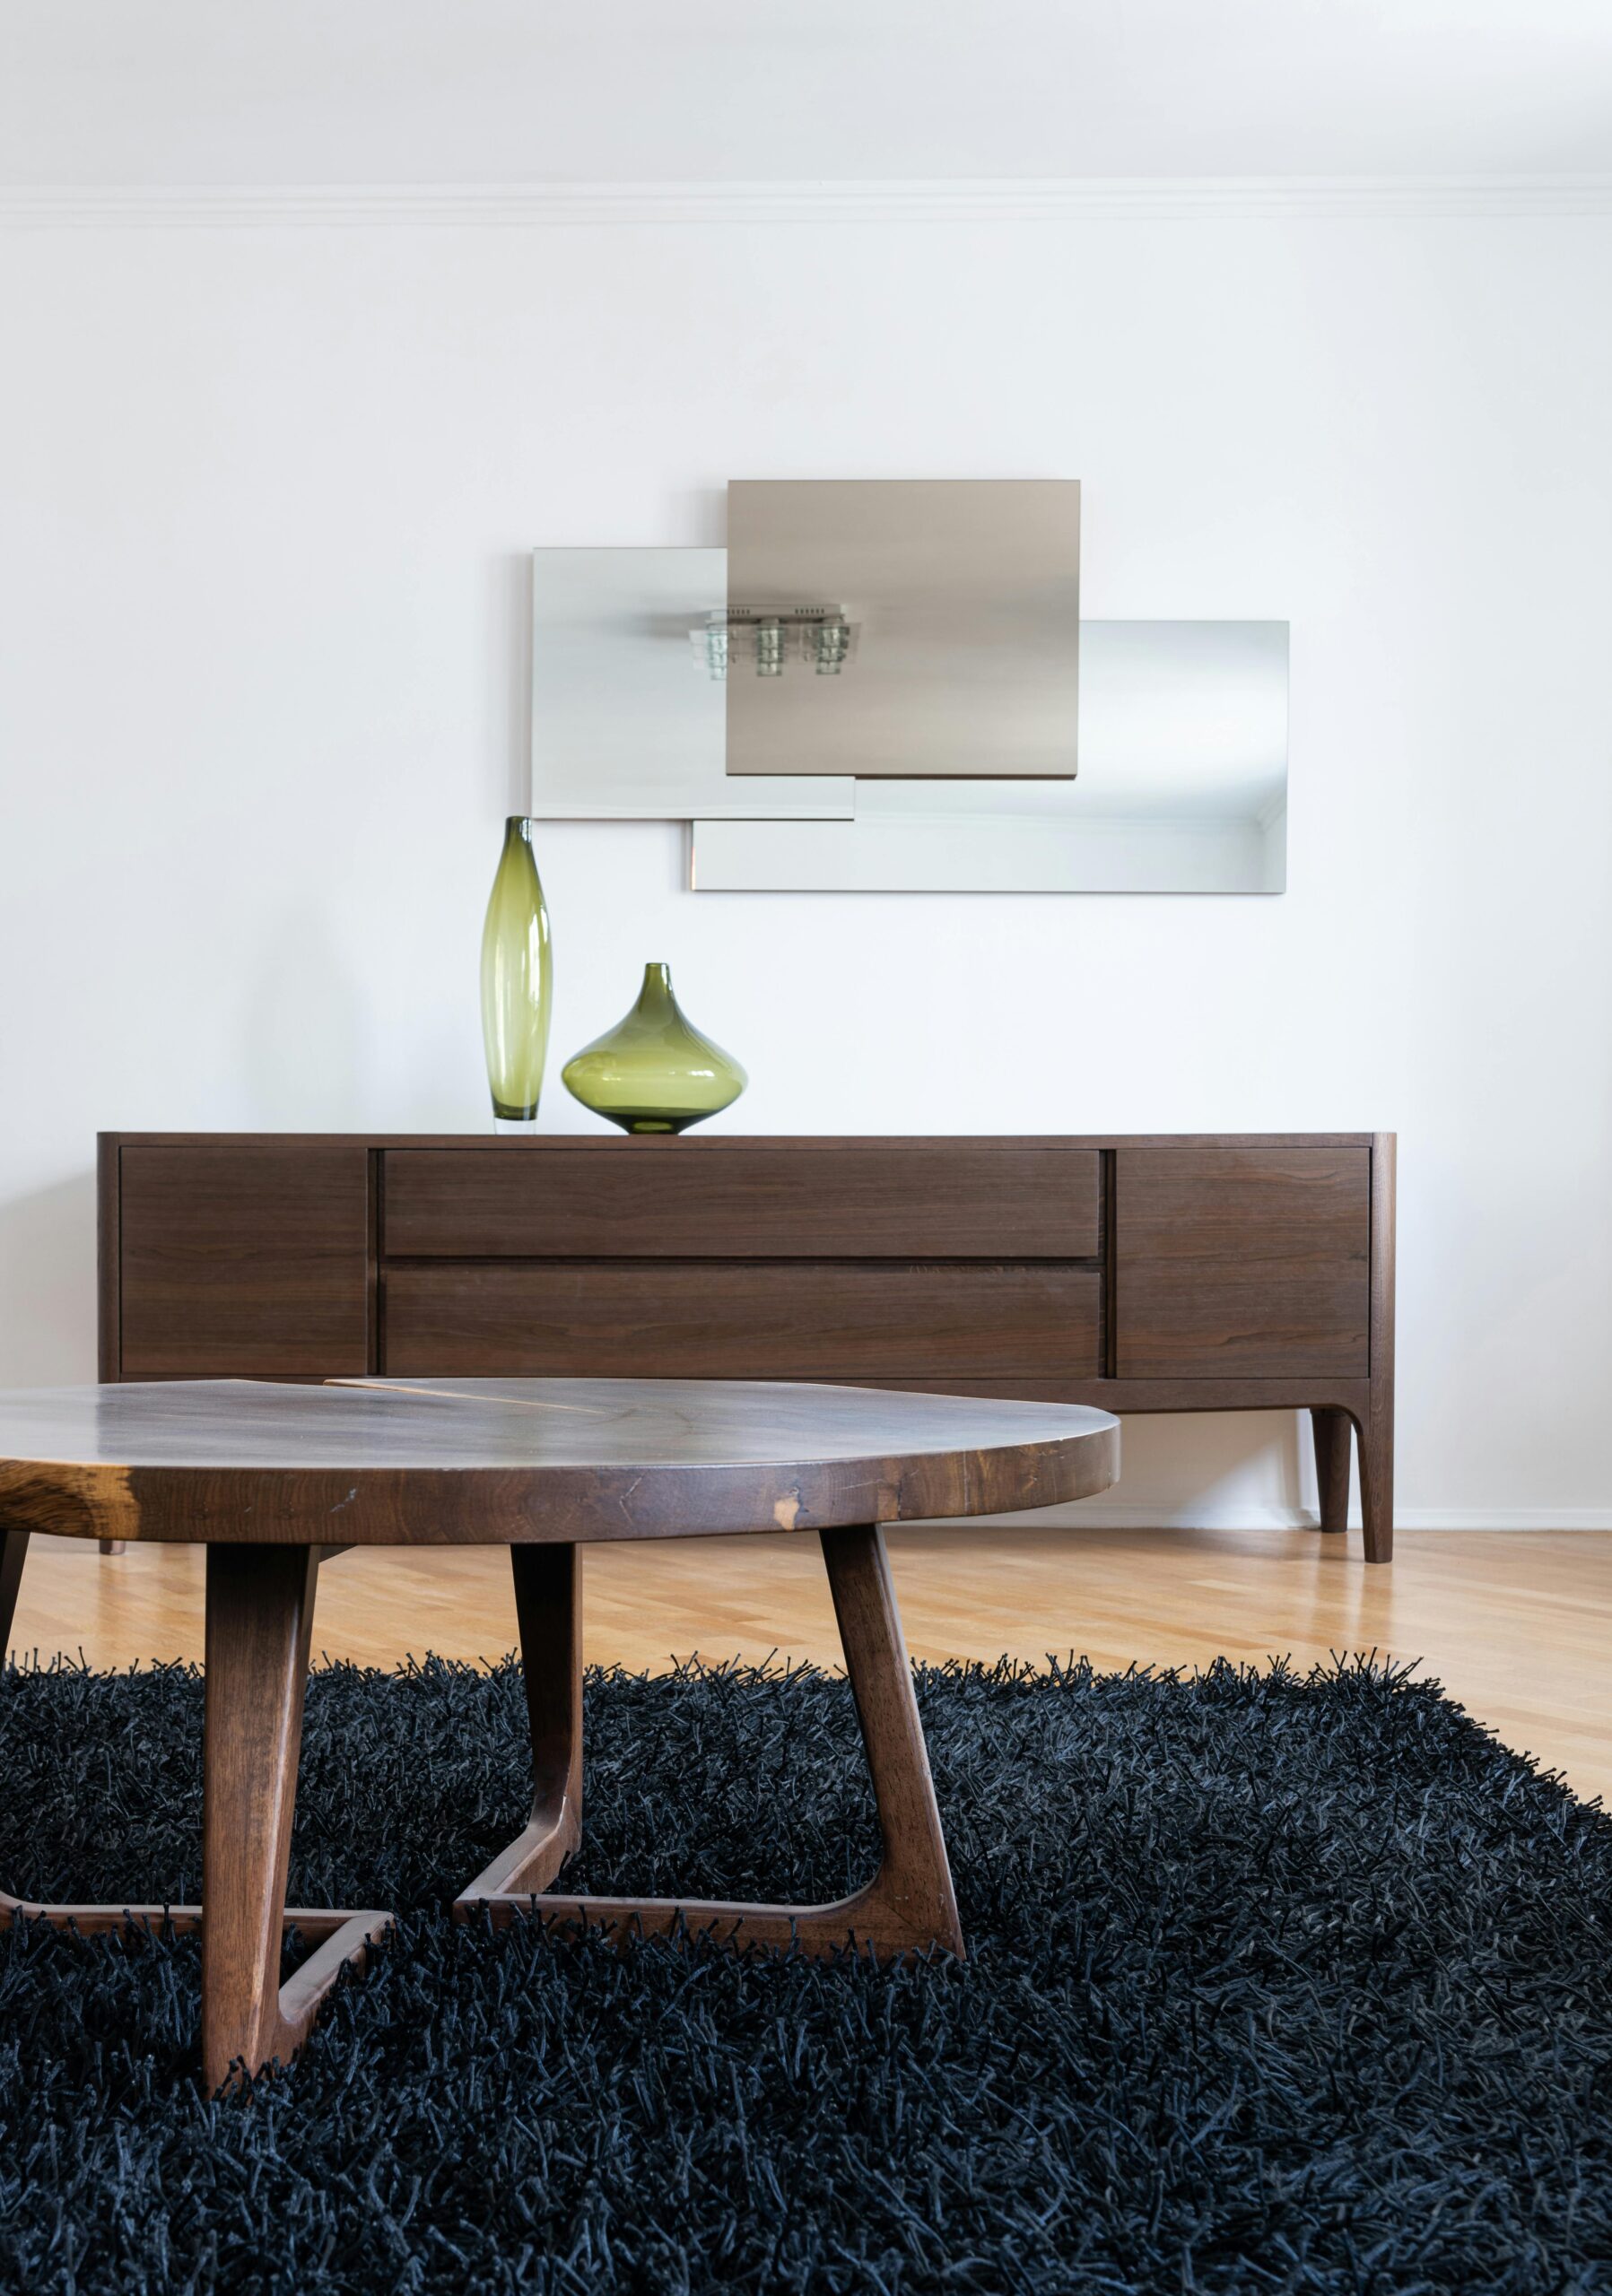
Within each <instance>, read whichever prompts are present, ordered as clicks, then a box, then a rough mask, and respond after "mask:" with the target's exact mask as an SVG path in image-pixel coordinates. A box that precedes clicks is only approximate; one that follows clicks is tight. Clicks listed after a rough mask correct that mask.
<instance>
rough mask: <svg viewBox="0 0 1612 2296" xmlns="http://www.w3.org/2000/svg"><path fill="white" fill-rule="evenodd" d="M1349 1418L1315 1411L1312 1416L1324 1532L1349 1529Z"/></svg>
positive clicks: (1340, 1413) (1341, 1413) (1311, 1426)
mask: <svg viewBox="0 0 1612 2296" xmlns="http://www.w3.org/2000/svg"><path fill="white" fill-rule="evenodd" d="M1349 1426H1350V1422H1349V1415H1348V1413H1347V1412H1345V1411H1335V1410H1325V1411H1312V1412H1311V1414H1310V1430H1311V1435H1312V1436H1313V1438H1314V1440H1315V1482H1316V1489H1317V1491H1318V1492H1319V1494H1320V1516H1321V1520H1320V1527H1321V1529H1322V1530H1323V1531H1346V1530H1347V1528H1348V1526H1349Z"/></svg>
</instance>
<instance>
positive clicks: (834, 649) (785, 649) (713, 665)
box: [689, 606, 858, 683]
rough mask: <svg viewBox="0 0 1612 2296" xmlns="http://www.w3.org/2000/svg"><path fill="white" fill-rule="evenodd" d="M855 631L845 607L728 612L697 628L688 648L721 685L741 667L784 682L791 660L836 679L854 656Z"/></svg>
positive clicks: (743, 608) (725, 609)
mask: <svg viewBox="0 0 1612 2296" xmlns="http://www.w3.org/2000/svg"><path fill="white" fill-rule="evenodd" d="M857 631H858V624H857V623H856V622H852V621H851V620H850V617H849V616H848V615H847V613H846V611H845V609H844V607H843V606H726V607H719V608H718V609H717V610H716V611H715V612H714V613H708V614H707V615H706V617H705V620H704V621H703V622H696V623H695V624H694V626H693V629H692V630H691V631H689V642H690V644H691V645H692V646H693V648H694V651H695V654H696V655H697V656H698V657H699V659H700V661H701V664H702V665H703V666H704V669H705V673H706V675H707V676H708V677H710V678H714V679H715V680H717V682H718V683H721V682H722V681H724V680H725V679H726V678H727V675H728V670H729V668H730V667H732V666H733V665H734V664H736V663H738V662H747V663H748V664H749V665H750V667H751V668H753V669H754V672H755V674H756V675H757V677H762V678H778V677H782V675H783V674H784V667H785V665H786V664H787V663H788V662H789V661H792V660H795V661H800V662H802V663H807V662H809V663H810V664H811V665H812V667H813V669H814V670H815V673H816V674H817V675H818V676H819V677H829V678H837V677H838V676H839V675H840V673H841V670H842V669H843V668H844V666H845V665H846V663H847V662H848V661H850V658H851V656H852V655H853V654H854V653H855V652H856V639H857Z"/></svg>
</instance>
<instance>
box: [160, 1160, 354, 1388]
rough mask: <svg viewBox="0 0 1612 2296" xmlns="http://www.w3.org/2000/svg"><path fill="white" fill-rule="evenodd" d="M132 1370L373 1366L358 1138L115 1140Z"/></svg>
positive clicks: (300, 1373) (300, 1371) (248, 1372)
mask: <svg viewBox="0 0 1612 2296" xmlns="http://www.w3.org/2000/svg"><path fill="white" fill-rule="evenodd" d="M118 1200H119V1213H120V1219H119V1229H120V1233H119V1237H118V1296H119V1302H120V1311H119V1328H120V1337H121V1343H122V1344H121V1352H120V1362H119V1373H120V1376H121V1377H122V1378H125V1379H217V1378H252V1377H261V1376H263V1375H265V1374H275V1373H277V1374H280V1375H282V1376H283V1377H287V1378H329V1377H331V1376H332V1375H334V1374H335V1373H339V1372H349V1371H360V1372H362V1371H364V1370H368V1368H369V1339H368V1334H369V1304H368V1301H369V1239H370V1159H369V1153H368V1151H367V1150H366V1149H365V1147H364V1146H363V1144H362V1142H359V1143H356V1144H353V1143H350V1142H345V1141H343V1142H334V1143H330V1144H325V1143H322V1142H310V1141H307V1140H285V1141H274V1142H268V1143H265V1144H261V1145H260V1144H257V1143H256V1142H252V1143H244V1142H236V1141H226V1140H220V1141H206V1142H198V1143H196V1144H189V1143H186V1144H168V1143H166V1142H154V1141H140V1142H130V1143H128V1144H126V1145H124V1146H123V1147H121V1148H120V1149H119V1150H118Z"/></svg>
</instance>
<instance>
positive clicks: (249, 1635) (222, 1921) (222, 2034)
mask: <svg viewBox="0 0 1612 2296" xmlns="http://www.w3.org/2000/svg"><path fill="white" fill-rule="evenodd" d="M318 1568H319V1551H318V1548H317V1547H312V1546H309V1547H294V1546H241V1545H219V1546H210V1547H209V1548H208V1550H207V1664H206V1717H205V1737H204V1753H203V1788H202V1799H203V1811H204V1815H203V1829H204V1831H203V1848H202V1905H203V1908H204V1909H205V1918H203V1920H202V1923H201V1931H202V2074H203V2078H204V2080H205V2083H206V2085H207V2087H208V2088H209V2089H210V2090H214V2089H218V2088H221V2087H222V2085H223V2084H224V2083H226V2082H228V2081H231V2080H234V2079H238V2078H240V2077H241V2076H242V2075H247V2076H249V2075H251V2074H256V2073H257V2072H258V2071H260V2070H261V2068H262V2067H263V2066H266V2065H269V2064H273V2063H275V2062H279V2063H282V2064H283V2063H286V2062H289V2060H290V2059H291V2058H292V2057H293V2056H294V2055H295V2054H296V2052H297V2050H298V2049H299V2048H301V2046H302V2043H303V2042H304V2041H305V2040H306V2039H307V2038H308V2034H309V2029H310V2028H311V2026H312V2024H313V2021H314V2018H315V2017H316V2016H317V2015H318V2008H319V2004H320V2003H321V2001H323V1999H324V1997H325V1996H326V1995H327V1993H328V1992H329V1990H330V1988H331V1987H332V1986H333V1985H334V1984H335V1981H336V1979H337V1978H338V1977H339V1976H340V1974H341V1972H342V1970H343V1969H344V1968H345V1967H346V1966H348V1965H349V1964H353V1965H357V1966H362V1961H363V1958H364V1949H365V1947H366V1945H367V1944H369V1942H370V1939H371V1938H373V1937H375V1936H377V1935H379V1933H380V1932H381V1931H382V1930H383V1929H385V1928H386V1927H387V1926H388V1924H389V1922H390V1919H391V1917H390V1915H389V1914H386V1913H374V1912H370V1913H349V1914H340V1915H327V1916H326V1917H325V1920H324V1922H323V1923H321V1924H320V1925H319V1926H320V1927H321V1928H325V1929H326V1934H325V1935H324V1937H323V1942H322V1943H320V1944H319V1945H318V1949H317V1950H316V1952H314V1953H313V1954H312V1955H311V1956H310V1958H309V1960H308V1961H304V1962H303V1963H302V1965H301V1968H300V1969H298V1970H294V1971H293V1972H292V1976H291V1977H290V1978H288V1979H287V1980H286V1982H285V1984H284V1985H283V1986H282V1985H281V1983H280V1940H281V1935H282V1933H283V1930H284V1928H285V1927H286V1926H287V1917H286V1912H285V1875H286V1865H287V1861H288V1860H289V1858H290V1856H291V1830H292V1813H293V1811H294V1809H295V1805H296V1798H297V1755H298V1751H299V1749H300V1748H301V1743H302V1692H303V1686H304V1684H305V1683H306V1682H307V1679H308V1648H309V1634H310V1632H311V1630H312V1626H313V1597H314V1583H315V1580H316V1578H318ZM326 1925H329V1926H327V1927H326ZM299 1926H305V1925H302V1924H299Z"/></svg>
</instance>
